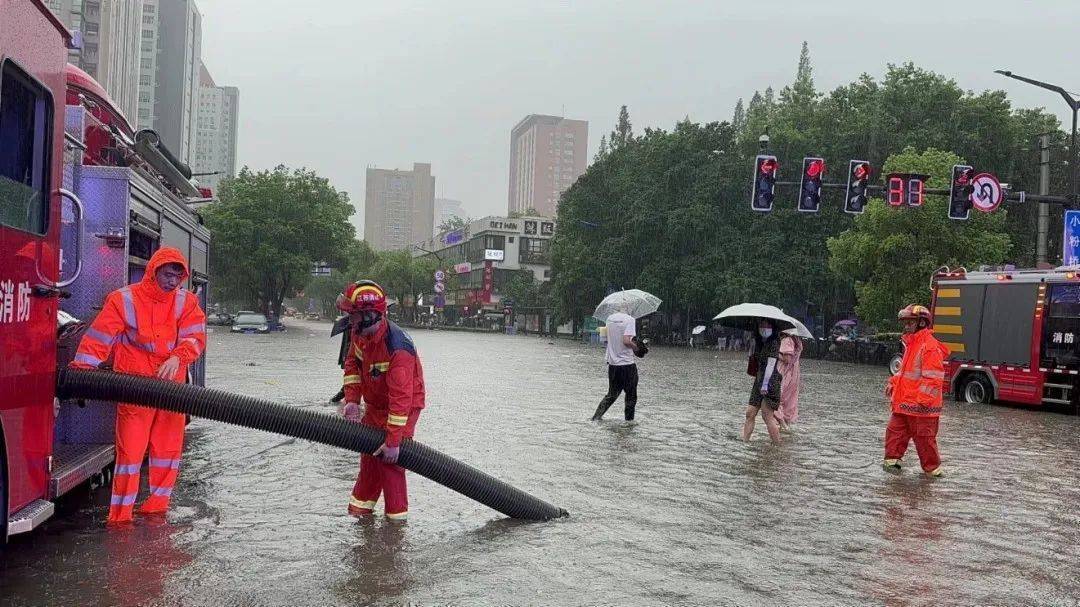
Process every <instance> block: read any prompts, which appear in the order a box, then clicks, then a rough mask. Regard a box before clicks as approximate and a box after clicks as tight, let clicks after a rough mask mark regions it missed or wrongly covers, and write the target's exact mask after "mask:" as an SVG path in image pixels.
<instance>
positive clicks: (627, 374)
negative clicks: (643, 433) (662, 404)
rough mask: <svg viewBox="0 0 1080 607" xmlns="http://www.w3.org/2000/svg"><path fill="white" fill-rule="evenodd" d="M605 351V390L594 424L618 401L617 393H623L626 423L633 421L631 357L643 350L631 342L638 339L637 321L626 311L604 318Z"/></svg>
mask: <svg viewBox="0 0 1080 607" xmlns="http://www.w3.org/2000/svg"><path fill="white" fill-rule="evenodd" d="M607 335H608V341H607V349H606V352H605V354H604V358H605V360H607V370H608V391H607V394H605V395H604V398H603V399H601V400H600V404H599V405H597V407H596V412H595V413H593V416H592V419H593V421H599V420H600V419H602V418H603V417H604V413H606V412H607V410H608V408H609V407H611V404H612V403H614V402H615V399H617V398H619V394H620V393H623V392H625V393H626V408H625V411H624V416H625V417H626V420H627V421H630V420H632V419H634V408H635V407H636V406H637V385H638V370H637V364H635V360H634V356H635V354H636V353H638V351H639V349H640V348H641V347H642V346H641V345H639V344H638V343H637V342H635V341H634V337H635V336H637V321H635V320H634V317H633V316H630V315H629V314H627V313H626V312H625V311H622V310H620V311H618V312H616V313H614V314H612V315H611V316H609V317H608V319H607Z"/></svg>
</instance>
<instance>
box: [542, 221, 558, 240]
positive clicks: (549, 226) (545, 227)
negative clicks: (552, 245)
mask: <svg viewBox="0 0 1080 607" xmlns="http://www.w3.org/2000/svg"><path fill="white" fill-rule="evenodd" d="M554 234H555V223H554V222H551V221H545V222H543V223H541V224H540V235H541V236H553V235H554Z"/></svg>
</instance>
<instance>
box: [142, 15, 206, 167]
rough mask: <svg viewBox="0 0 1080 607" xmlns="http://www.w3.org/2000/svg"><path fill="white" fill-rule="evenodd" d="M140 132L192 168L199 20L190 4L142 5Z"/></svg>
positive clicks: (199, 33)
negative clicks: (145, 131)
mask: <svg viewBox="0 0 1080 607" xmlns="http://www.w3.org/2000/svg"><path fill="white" fill-rule="evenodd" d="M141 49H142V51H143V54H142V57H141V59H140V73H139V119H138V123H139V128H152V129H154V130H155V131H157V133H158V135H160V136H161V140H162V142H163V143H164V144H165V146H166V147H168V148H169V150H170V151H172V153H173V154H175V155H176V156H177V157H178V158H179V159H180V160H183V161H184V162H191V157H192V156H193V155H194V150H195V137H196V130H197V126H198V108H199V71H200V67H201V66H202V15H201V14H200V13H199V9H198V7H196V6H195V2H194V1H193V0H144V5H143V28H142V46H141Z"/></svg>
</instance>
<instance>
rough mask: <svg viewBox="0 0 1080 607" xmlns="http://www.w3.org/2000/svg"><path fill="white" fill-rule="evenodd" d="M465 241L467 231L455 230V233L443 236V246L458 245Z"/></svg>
mask: <svg viewBox="0 0 1080 607" xmlns="http://www.w3.org/2000/svg"><path fill="white" fill-rule="evenodd" d="M463 240H465V230H464V229H462V230H454V231H453V232H447V233H446V234H443V237H442V241H443V244H457V243H459V242H461V241H463Z"/></svg>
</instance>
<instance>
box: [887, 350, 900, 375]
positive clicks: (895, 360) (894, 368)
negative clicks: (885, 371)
mask: <svg viewBox="0 0 1080 607" xmlns="http://www.w3.org/2000/svg"><path fill="white" fill-rule="evenodd" d="M903 360H904V355H903V354H897V355H896V356H894V357H892V360H890V361H889V373H890V374H891V375H896V374H897V373H899V372H900V363H901V362H903Z"/></svg>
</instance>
